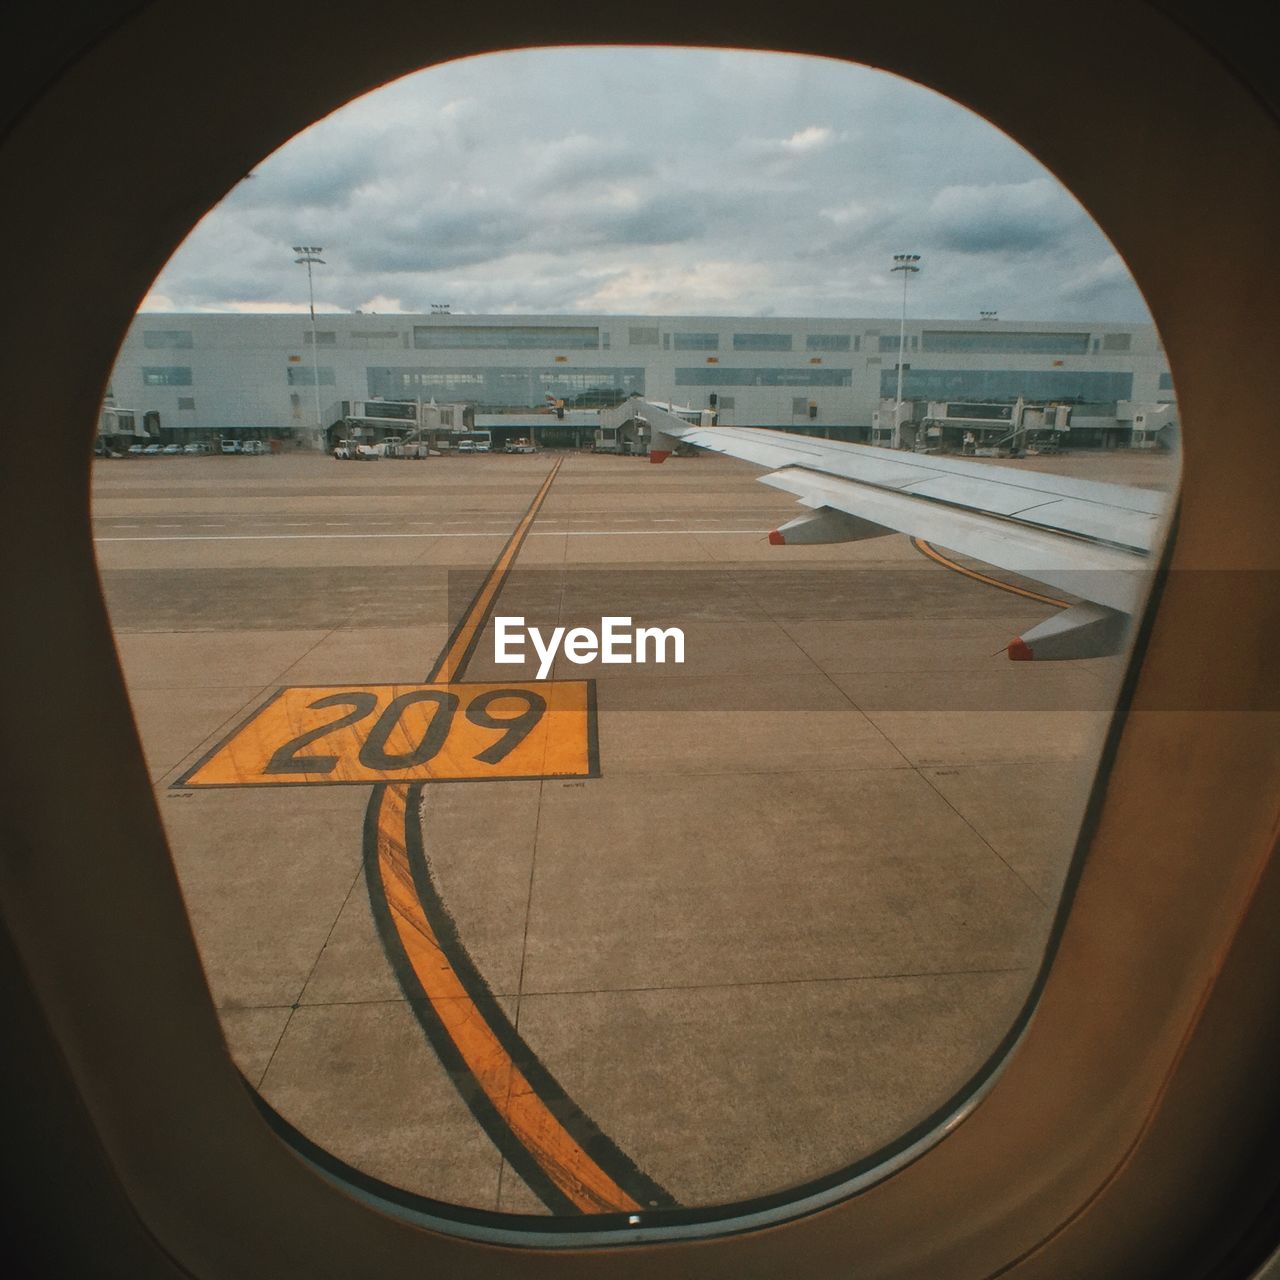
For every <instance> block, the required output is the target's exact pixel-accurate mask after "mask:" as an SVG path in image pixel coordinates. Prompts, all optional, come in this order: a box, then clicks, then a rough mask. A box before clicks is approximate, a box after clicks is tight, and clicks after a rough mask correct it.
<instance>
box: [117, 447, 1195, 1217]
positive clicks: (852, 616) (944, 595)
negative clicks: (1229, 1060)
mask: <svg viewBox="0 0 1280 1280" xmlns="http://www.w3.org/2000/svg"><path fill="white" fill-rule="evenodd" d="M1029 461H1034V463H1035V464H1037V465H1038V466H1040V467H1042V468H1043V469H1051V470H1056V471H1061V472H1065V473H1067V474H1084V475H1087V476H1088V478H1092V479H1111V480H1116V481H1120V482H1125V483H1140V484H1162V483H1164V481H1165V479H1166V477H1169V476H1171V475H1172V474H1173V472H1174V466H1173V464H1172V463H1170V462H1169V461H1168V460H1167V459H1164V458H1152V457H1141V456H1136V457H1135V456H1121V455H1106V456H1098V455H1084V456H1077V457H1071V458H1058V459H1051V460H1050V459H1038V460H1029ZM1011 465H1019V464H1011ZM758 474H759V473H758V472H757V471H756V470H755V469H754V468H752V467H749V466H747V465H746V464H742V463H738V462H735V461H733V460H730V459H726V458H719V457H712V456H700V457H697V458H689V459H685V458H673V459H670V460H669V461H668V462H667V463H665V464H664V465H662V466H660V467H659V466H651V465H649V464H648V463H647V462H646V461H644V460H643V459H632V458H618V457H609V456H597V455H591V454H560V453H557V452H543V453H539V454H536V455H532V456H511V457H507V456H498V455H494V456H475V457H453V458H438V459H431V460H429V461H392V460H385V461H382V462H378V463H376V464H372V465H371V464H357V463H352V464H339V463H336V462H334V461H332V460H330V459H328V458H324V457H317V456H315V455H307V456H303V455H289V454H286V455H282V456H278V457H262V458H248V457H246V458H240V457H208V458H173V459H169V458H161V459H146V460H132V461H109V462H101V463H98V464H96V465H95V470H94V518H95V528H94V532H95V537H96V539H97V542H96V546H97V552H98V557H99V563H100V567H101V571H102V578H103V583H104V589H105V594H106V598H107V602H108V606H109V608H110V611H111V616H112V621H113V624H114V626H115V630H116V640H117V648H118V650H119V654H120V658H121V662H122V664H123V668H124V671H125V674H126V678H127V681H128V684H129V689H130V694H131V697H132V700H133V705H134V710H135V716H136V719H137V723H138V727H139V731H140V735H141V740H142V744H143V749H144V751H145V753H146V756H147V760H148V763H149V767H150V770H151V775H152V778H153V780H154V782H155V786H156V794H157V797H158V799H159V803H160V807H161V811H162V814H163V817H164V821H165V824H166V828H167V830H168V832H169V836H170V841H171V845H172V849H173V855H174V860H175V864H176V867H177V872H178V875H179V878H180V881H181V884H182V888H183V892H184V894H185V896H186V900H187V903H188V906H189V909H190V912H191V918H192V922H193V926H194V929H195V933H196V937H197V940H198V943H199V946H200V950H201V954H202V956H203V959H204V962H205V966H206V970H207V973H208V977H209V984H210V989H211V992H212V996H213V999H214V1001H215V1003H216V1005H217V1008H218V1010H219V1014H220V1017H221V1019H222V1024H223V1027H224V1030H225V1033H226V1037H227V1042H228V1045H229V1048H230V1051H231V1053H232V1055H233V1057H234V1058H235V1060H236V1062H237V1063H238V1065H239V1066H240V1068H241V1070H242V1071H243V1072H244V1073H245V1075H246V1077H247V1078H248V1079H249V1081H250V1082H251V1083H252V1084H253V1085H254V1086H256V1087H257V1088H258V1089H259V1090H260V1091H261V1093H262V1095H263V1096H264V1098H265V1099H266V1100H267V1102H268V1103H270V1105H271V1106H272V1107H273V1108H275V1109H276V1110H277V1111H278V1112H279V1113H280V1114H281V1115H282V1116H283V1117H284V1118H285V1119H286V1120H287V1121H288V1122H289V1123H290V1124H292V1125H294V1126H296V1128H297V1129H298V1130H299V1131H301V1132H302V1133H303V1134H304V1135H305V1136H306V1137H307V1138H309V1139H310V1140H311V1141H312V1142H314V1143H315V1144H317V1145H318V1146H319V1147H322V1148H324V1149H326V1150H327V1151H329V1152H331V1153H332V1154H333V1155H334V1156H335V1157H337V1158H338V1159H339V1160H341V1161H344V1162H346V1163H348V1164H349V1165H351V1166H354V1167H356V1168H358V1169H360V1170H362V1171H363V1172H365V1173H367V1174H369V1175H371V1176H372V1177H374V1178H377V1179H379V1180H382V1181H384V1182H386V1183H389V1184H392V1185H394V1186H396V1187H400V1188H403V1189H405V1190H407V1191H410V1192H413V1193H415V1194H417V1195H421V1196H424V1197H428V1198H430V1199H434V1200H440V1201H447V1202H449V1203H453V1204H459V1205H464V1206H468V1207H471V1208H476V1209H481V1210H501V1211H506V1212H512V1213H525V1214H546V1213H548V1212H555V1213H562V1214H578V1213H596V1212H632V1211H635V1212H649V1211H653V1210H654V1209H655V1207H656V1208H657V1210H658V1211H659V1212H660V1211H661V1210H662V1208H663V1207H665V1206H685V1207H691V1208H696V1207H701V1206H708V1205H722V1204H728V1203H737V1202H742V1201H751V1200H753V1199H755V1198H758V1197H764V1196H769V1195H772V1194H774V1193H777V1192H781V1191H785V1190H787V1189H789V1188H793V1187H796V1186H800V1185H805V1184H811V1183H814V1182H815V1181H819V1180H822V1179H824V1178H829V1177H831V1176H832V1175H835V1174H837V1173H838V1172H839V1171H842V1170H847V1169H849V1168H850V1167H851V1166H854V1165H856V1164H857V1163H858V1162H859V1161H863V1160H865V1159H866V1158H868V1157H869V1156H872V1155H873V1154H875V1153H877V1152H879V1151H881V1150H882V1149H883V1148H885V1147H886V1146H890V1145H892V1144H894V1143H896V1142H899V1141H901V1140H902V1139H903V1136H904V1135H907V1134H909V1133H910V1132H911V1131H912V1130H913V1129H914V1128H915V1127H917V1126H920V1125H922V1124H924V1123H926V1122H927V1121H928V1120H929V1118H930V1117H931V1116H932V1115H934V1114H935V1113H936V1112H937V1111H938V1110H939V1109H940V1108H943V1107H944V1106H946V1105H947V1104H948V1103H949V1102H950V1100H952V1099H953V1098H954V1097H956V1096H957V1095H958V1094H960V1093H962V1092H963V1091H964V1090H965V1088H966V1086H967V1084H968V1082H969V1081H970V1080H971V1079H972V1078H973V1076H974V1074H975V1072H977V1071H979V1069H980V1068H981V1067H982V1065H983V1063H984V1062H985V1061H986V1060H987V1059H988V1057H989V1056H990V1055H991V1054H992V1053H993V1051H995V1049H996V1048H997V1046H998V1045H999V1044H1000V1042H1001V1040H1002V1038H1003V1037H1004V1036H1005V1035H1006V1033H1007V1032H1008V1030H1009V1028H1010V1027H1011V1026H1012V1024H1013V1023H1014V1020H1015V1018H1016V1017H1017V1015H1018V1012H1019V1009H1020V1008H1021V1007H1022V1005H1023V1003H1024V1002H1025V1000H1026V998H1027V995H1028V992H1029V991H1030V989H1031V986H1032V983H1033V980H1034V977H1035V974H1036V971H1037V967H1038V965H1039V963H1040V960H1041V957H1042V956H1043V953H1044V948H1045V943H1046V939H1047V937H1048V935H1049V929H1050V925H1051V923H1052V919H1053V914H1054V911H1055V909H1056V905H1057V901H1058V896H1059V891H1060V888H1061V884H1062V881H1063V877H1064V875H1065V873H1066V869H1067V866H1068V863H1069V860H1070V857H1071V852H1072V848H1073V845H1074V841H1075V837H1076V832H1077V828H1078V826H1079V822H1080V818H1081V814H1082V812H1083V807H1084V802H1085V797H1086V795H1087V791H1088V787H1089V784H1090V781H1091V777H1092V773H1093V769H1094V767H1095V764H1096V761H1097V758H1098V751H1099V746H1100V742H1101V737H1102V734H1103V732H1104V731H1105V727H1106V723H1107V719H1108V716H1109V713H1110V708H1111V705H1112V701H1113V698H1114V691H1115V685H1116V682H1117V679H1118V673H1119V664H1118V663H1117V662H1116V661H1114V660H1108V661H1093V662H1077V663H1048V664H1042V663H1034V662H1033V663H1010V662H1009V661H1007V659H1006V657H1005V654H1004V646H1005V645H1006V644H1007V643H1008V641H1009V640H1010V639H1012V638H1013V637H1014V636H1015V635H1017V634H1018V633H1019V632H1020V631H1023V630H1025V629H1027V628H1028V627H1030V626H1032V625H1034V624H1035V623H1037V622H1038V621H1040V620H1042V619H1043V618H1044V617H1045V616H1047V614H1049V613H1051V612H1052V611H1053V606H1049V605H1045V604H1044V603H1041V602H1039V601H1037V600H1035V599H1033V598H1030V597H1029V596H1027V595H1018V594H1014V593H1012V592H1006V591H1001V590H996V589H994V588H992V587H991V586H989V585H986V584H983V583H981V582H979V581H976V580H974V579H973V578H970V577H966V576H963V575H962V574H961V573H958V572H955V571H954V570H952V569H950V568H948V567H946V566H945V565H944V564H941V563H939V562H938V561H936V560H934V559H931V558H929V557H927V556H926V555H924V554H921V551H920V549H918V548H917V547H915V546H914V545H913V544H912V542H911V541H910V540H909V539H907V538H905V537H898V536H893V537H889V538H884V539H878V540H875V541H871V542H864V543H858V544H846V545H840V546H831V547H807V548H806V547H798V548H791V547H773V546H770V545H769V544H768V542H767V538H766V535H767V532H768V530H770V529H771V528H773V527H775V526H776V525H778V524H780V523H782V522H784V521H786V520H789V519H791V518H793V516H794V515H795V514H797V512H798V508H797V507H796V506H795V505H794V504H793V503H792V502H791V501H790V500H789V499H787V498H786V497H785V496H784V495H781V494H779V493H778V492H777V491H776V490H772V489H769V488H767V487H766V486H762V485H760V484H757V483H755V478H756V476H757V475H758ZM962 567H963V566H962ZM991 572H992V573H993V574H995V575H997V576H1001V577H1003V578H1004V580H1006V581H1008V582H1010V583H1012V584H1013V585H1017V584H1016V582H1015V581H1014V580H1013V579H1010V578H1009V577H1008V575H999V571H991ZM1024 585H1025V586H1027V587H1030V588H1031V589H1033V590H1034V587H1035V584H1024ZM495 612H496V613H497V614H500V615H506V614H509V613H518V614H520V615H522V616H525V617H526V619H527V621H528V622H529V623H530V624H534V625H538V626H541V627H546V628H550V627H552V626H555V625H566V626H568V625H585V624H588V623H590V624H591V625H598V622H599V618H600V617H602V616H605V615H606V614H609V615H614V614H622V615H631V616H634V617H635V618H636V619H637V621H638V622H639V621H643V622H644V624H645V625H660V626H663V627H670V626H676V627H680V628H682V629H683V631H684V633H685V642H686V654H685V662H684V663H683V664H681V665H676V664H674V663H670V662H668V663H666V664H662V665H659V664H656V663H650V664H646V665H634V664H633V665H603V664H600V663H598V662H595V663H589V664H583V665H577V664H574V663H571V662H569V661H568V660H567V659H566V658H565V657H564V656H563V655H562V656H561V657H560V658H559V659H558V660H557V662H556V665H555V669H554V673H553V679H554V681H555V682H556V684H557V686H558V687H559V686H562V688H560V690H559V693H558V694H557V695H555V696H562V697H563V698H564V699H565V700H566V701H564V702H563V703H558V702H556V701H555V699H554V697H553V696H552V695H551V694H550V693H549V692H548V690H549V686H547V685H545V684H539V683H538V682H537V681H535V678H534V677H535V674H536V672H535V671H534V669H533V666H532V665H531V664H526V665H525V666H523V667H511V666H503V665H499V664H497V663H495V661H494V648H493V635H492V622H491V619H490V618H489V617H488V615H489V614H492V613H495ZM464 686H465V687H464ZM472 686H478V687H479V688H473V687H472ZM281 689H285V690H291V691H294V692H292V693H288V694H285V695H279V696H277V691H278V690H281ZM489 695H493V696H492V697H491V696H489ZM290 699H293V701H292V702H291V701H290ZM322 699H329V700H330V701H329V703H328V705H329V706H330V707H331V708H338V709H341V708H342V707H343V706H345V707H347V708H349V711H348V712H347V718H348V720H350V721H352V722H354V723H351V724H349V725H348V726H347V727H344V728H342V729H341V730H340V731H339V730H336V729H335V730H334V732H333V733H332V734H331V735H330V736H329V737H327V738H326V737H325V736H324V735H323V734H317V733H316V732H315V731H314V730H315V729H316V728H320V727H323V725H324V724H326V723H329V722H332V721H334V720H335V719H336V715H335V711H334V710H326V711H324V712H323V715H320V714H319V713H316V712H314V711H310V710H308V709H307V708H308V707H310V706H311V705H312V704H313V703H314V702H316V701H318V700H322ZM344 699H345V702H344ZM396 699H399V702H396ZM393 702H396V708H397V710H396V714H400V715H401V720H400V721H395V715H393V714H392V712H391V710H390V707H391V704H392V703H393ZM424 707H427V708H430V709H429V710H423V708H424ZM264 708H265V709H264ZM290 708H294V709H293V710H291V709H290ZM414 708H416V710H415V709H414ZM446 715H447V716H452V717H453V720H451V721H450V727H449V728H448V736H447V737H446V738H445V740H444V743H445V745H444V746H443V747H440V744H439V743H435V744H433V747H434V748H435V749H436V755H435V756H434V757H432V759H431V760H429V761H427V762H426V763H423V762H422V759H421V758H422V757H425V756H427V755H429V754H430V751H431V749H433V748H429V747H428V746H427V745H426V744H427V742H428V739H430V738H431V734H432V732H433V730H434V729H436V728H440V727H441V725H443V723H444V721H443V717H445V716H446ZM272 716H277V720H278V724H277V721H273V720H272V719H271V717H272ZM290 716H292V717H293V718H292V719H289V717H290ZM308 716H309V717H311V718H310V719H307V717H308ZM361 716H364V717H366V719H365V720H364V721H363V722H362V721H360V719H359V717H361ZM388 716H390V717H391V719H390V720H388V719H387V717H388ZM413 716H418V717H419V718H418V719H416V720H414V719H413ZM299 717H302V718H301V719H299ZM326 717H327V719H326ZM432 717H435V718H434V719H433V718H432ZM375 718H376V723H377V725H378V726H381V725H384V723H386V724H391V723H392V721H394V724H393V727H392V729H390V730H387V731H381V730H378V729H377V728H376V727H375V728H370V727H369V726H370V725H371V724H373V722H374V720H375ZM272 726H276V727H272ZM281 726H282V727H281ZM290 726H291V728H290ZM455 726H456V727H455ZM300 728H301V729H304V730H309V731H310V734H309V737H308V734H307V733H302V734H299V735H297V736H295V738H294V741H293V742H292V743H289V742H288V738H289V734H290V732H295V733H296V731H297V730H299V729H300ZM379 733H381V737H380V738H379V737H378V734H379ZM459 734H463V735H465V734H471V735H472V739H469V740H467V741H468V743H469V745H466V746H465V747H464V746H462V745H450V744H455V742H458V743H461V741H462V739H460V738H458V736H457V735H459ZM485 734H488V735H490V736H488V737H486V736H484V735H485ZM272 735H274V736H272ZM342 735H347V736H348V737H349V739H350V741H349V742H348V740H347V737H343V736H342ZM476 735H480V736H476ZM495 735H496V736H495ZM304 738H307V741H306V742H304ZM375 738H376V739H377V742H374V746H373V747H371V746H370V745H369V744H370V742H373V741H374V739H375ZM513 743H514V745H513ZM375 748H376V749H375ZM255 753H256V754H255ZM308 753H310V754H308ZM504 753H505V754H504ZM357 755H358V757H359V759H358V760H357V758H356V757H357ZM282 760H283V762H284V763H283V764H281V761H282ZM308 761H310V762H312V763H310V764H307V763H306V762H308ZM335 762H336V763H335ZM371 762H372V763H371ZM379 769H382V770H383V772H381V773H378V770H379ZM291 770H292V772H291ZM326 770H328V772H326ZM370 770H372V772H370ZM415 770H416V772H415Z"/></svg>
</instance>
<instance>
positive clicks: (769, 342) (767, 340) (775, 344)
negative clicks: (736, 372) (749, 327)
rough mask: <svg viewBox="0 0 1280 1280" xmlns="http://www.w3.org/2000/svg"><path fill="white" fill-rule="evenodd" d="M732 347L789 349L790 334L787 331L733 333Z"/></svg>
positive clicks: (766, 349)
mask: <svg viewBox="0 0 1280 1280" xmlns="http://www.w3.org/2000/svg"><path fill="white" fill-rule="evenodd" d="M733 349H734V350H735V351H790V350H791V335H790V334H789V333H735V334H734V335H733Z"/></svg>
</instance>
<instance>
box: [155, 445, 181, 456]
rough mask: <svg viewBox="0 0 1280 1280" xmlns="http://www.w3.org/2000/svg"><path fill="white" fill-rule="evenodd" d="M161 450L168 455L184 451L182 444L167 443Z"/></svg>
mask: <svg viewBox="0 0 1280 1280" xmlns="http://www.w3.org/2000/svg"><path fill="white" fill-rule="evenodd" d="M160 452H161V453H163V454H165V455H166V456H167V457H173V456H174V455H176V454H179V453H181V452H182V446H181V445H180V444H167V445H165V447H164V448H163V449H161V450H160Z"/></svg>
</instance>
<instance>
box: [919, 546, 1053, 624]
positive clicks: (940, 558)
mask: <svg viewBox="0 0 1280 1280" xmlns="http://www.w3.org/2000/svg"><path fill="white" fill-rule="evenodd" d="M911 545H912V546H913V547H915V549H916V550H917V551H919V552H920V553H921V554H922V555H926V556H928V557H929V559H930V560H936V561H937V562H938V563H939V564H940V565H942V566H943V567H944V568H946V569H954V570H955V571H956V573H963V574H964V576H965V577H966V578H973V579H974V580H975V581H977V582H985V583H986V584H987V586H989V587H998V588H999V589H1000V590H1001V591H1008V592H1010V593H1012V594H1013V595H1015V596H1025V597H1026V598H1027V599H1028V600H1038V601H1039V602H1040V603H1041V604H1051V605H1053V606H1054V607H1055V608H1058V609H1069V608H1070V607H1071V602H1070V601H1069V600H1059V599H1058V598H1057V597H1056V596H1046V595H1041V594H1040V592H1038V591H1030V590H1028V589H1027V588H1026V587H1015V586H1014V585H1013V583H1012V582H1001V581H1000V579H999V578H991V577H988V576H987V575H986V574H985V573H979V572H978V571H977V570H976V569H966V568H965V566H964V565H962V564H957V563H956V562H955V561H954V560H951V559H949V558H948V557H947V556H944V555H943V554H942V552H941V551H939V550H938V549H937V548H936V547H934V546H932V545H930V544H929V543H927V542H926V541H925V540H924V539H923V538H912V539H911Z"/></svg>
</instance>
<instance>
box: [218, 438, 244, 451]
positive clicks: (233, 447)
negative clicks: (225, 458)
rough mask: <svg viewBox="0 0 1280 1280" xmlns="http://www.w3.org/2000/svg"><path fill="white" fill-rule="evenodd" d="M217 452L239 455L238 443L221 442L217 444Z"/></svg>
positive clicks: (230, 441) (234, 441)
mask: <svg viewBox="0 0 1280 1280" xmlns="http://www.w3.org/2000/svg"><path fill="white" fill-rule="evenodd" d="M218 450H219V452H221V453H239V452H240V443H239V441H237V440H223V441H221V442H220V443H219V445H218Z"/></svg>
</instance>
